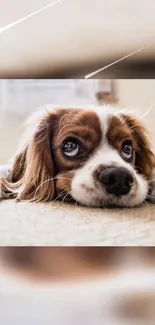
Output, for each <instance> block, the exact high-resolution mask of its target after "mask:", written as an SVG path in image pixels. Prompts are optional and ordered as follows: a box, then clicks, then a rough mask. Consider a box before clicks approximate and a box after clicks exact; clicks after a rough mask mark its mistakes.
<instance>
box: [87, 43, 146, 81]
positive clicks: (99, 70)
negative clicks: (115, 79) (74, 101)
mask: <svg viewBox="0 0 155 325" xmlns="http://www.w3.org/2000/svg"><path fill="white" fill-rule="evenodd" d="M149 46H151V44H147V45H145V46H143V47H141V48H139V49H138V50H136V51H134V52H131V53H129V54H127V55H125V56H123V57H122V58H120V59H118V60H116V61H114V62H112V63H110V64H108V65H106V66H105V67H103V68H101V69H98V70H96V71H93V72H91V73H89V74H87V75H86V76H85V79H89V78H91V77H93V76H94V75H95V74H97V73H99V72H101V71H103V70H106V69H107V68H109V67H111V66H112V65H114V64H116V63H118V62H120V61H122V60H125V59H126V58H128V57H129V56H132V55H134V54H136V53H138V52H141V51H143V50H144V49H146V48H147V47H149Z"/></svg>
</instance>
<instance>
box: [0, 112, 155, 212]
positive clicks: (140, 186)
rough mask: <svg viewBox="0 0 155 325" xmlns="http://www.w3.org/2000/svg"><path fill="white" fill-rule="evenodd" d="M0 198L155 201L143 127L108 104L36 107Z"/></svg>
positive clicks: (152, 161)
mask: <svg viewBox="0 0 155 325" xmlns="http://www.w3.org/2000/svg"><path fill="white" fill-rule="evenodd" d="M26 126H27V128H26V134H25V137H24V140H23V142H22V146H21V148H20V149H19V151H18V153H17V154H16V156H15V158H14V161H13V165H12V167H11V170H10V172H9V173H8V176H7V177H1V181H0V182H1V185H0V188H1V194H0V195H1V198H3V197H4V198H5V197H8V196H9V197H12V196H14V197H16V198H17V200H18V201H23V200H27V201H36V202H38V201H50V200H56V199H61V200H63V201H65V200H66V201H76V202H78V203H80V204H83V205H87V206H95V207H104V206H112V205H113V206H120V207H134V206H137V205H139V204H141V203H142V202H143V201H144V200H145V199H146V198H150V199H151V200H152V201H155V190H154V188H155V183H154V176H153V174H154V167H155V156H154V154H153V152H152V149H151V144H150V141H149V138H148V136H147V132H146V130H145V128H144V127H143V126H142V125H141V124H140V123H139V122H138V121H137V120H136V119H135V118H134V117H133V116H131V115H128V114H124V113H123V112H120V111H117V110H114V109H112V108H110V107H106V106H105V107H104V106H102V107H94V108H91V109H89V108H88V109H82V108H55V107H47V108H46V107H45V108H44V109H41V110H39V111H37V112H35V113H34V114H33V115H32V116H31V118H30V119H29V120H28V122H27V124H26Z"/></svg>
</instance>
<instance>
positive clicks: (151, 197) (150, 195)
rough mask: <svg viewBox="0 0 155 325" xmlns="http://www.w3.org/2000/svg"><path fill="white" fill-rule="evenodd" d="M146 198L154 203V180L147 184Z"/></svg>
mask: <svg viewBox="0 0 155 325" xmlns="http://www.w3.org/2000/svg"><path fill="white" fill-rule="evenodd" d="M147 200H149V201H151V202H152V203H154V204H155V180H153V181H151V182H150V184H149V193H148V195H147Z"/></svg>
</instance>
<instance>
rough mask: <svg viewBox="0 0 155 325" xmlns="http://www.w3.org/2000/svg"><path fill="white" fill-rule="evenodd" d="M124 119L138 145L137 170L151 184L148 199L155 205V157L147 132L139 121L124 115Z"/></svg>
mask: <svg viewBox="0 0 155 325" xmlns="http://www.w3.org/2000/svg"><path fill="white" fill-rule="evenodd" d="M123 119H124V121H125V122H126V124H127V125H128V127H129V128H130V130H131V131H132V134H133V136H134V138H135V140H136V141H137V144H138V151H137V152H136V162H135V165H136V168H137V170H138V171H139V172H140V173H143V174H144V175H145V177H146V179H147V180H148V182H149V193H148V196H147V198H148V199H149V200H150V201H152V203H155V155H154V153H153V152H152V148H151V143H150V139H149V137H148V134H147V130H146V128H145V127H144V126H142V125H141V124H140V123H139V121H138V120H136V119H135V118H133V117H132V116H130V115H124V114H123Z"/></svg>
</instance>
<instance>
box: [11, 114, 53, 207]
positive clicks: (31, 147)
mask: <svg viewBox="0 0 155 325" xmlns="http://www.w3.org/2000/svg"><path fill="white" fill-rule="evenodd" d="M54 116H55V115H53V114H47V116H46V117H45V118H43V119H42V120H41V122H40V123H39V124H38V125H37V127H36V128H35V130H34V132H33V134H31V137H30V139H29V140H28V141H27V145H26V147H25V148H24V149H23V150H22V151H20V152H19V154H18V155H17V156H16V157H15V159H14V163H13V167H12V169H11V172H10V177H11V182H7V183H5V185H6V188H9V189H10V191H11V192H12V193H16V194H17V200H29V201H37V202H38V201H48V200H51V199H52V198H53V197H54V195H55V183H54V176H55V166H54V161H53V157H52V152H51V143H50V142H51V136H52V135H51V133H52V127H53V123H54Z"/></svg>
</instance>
